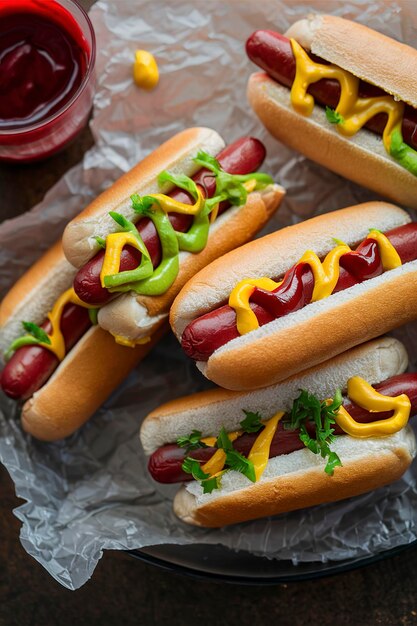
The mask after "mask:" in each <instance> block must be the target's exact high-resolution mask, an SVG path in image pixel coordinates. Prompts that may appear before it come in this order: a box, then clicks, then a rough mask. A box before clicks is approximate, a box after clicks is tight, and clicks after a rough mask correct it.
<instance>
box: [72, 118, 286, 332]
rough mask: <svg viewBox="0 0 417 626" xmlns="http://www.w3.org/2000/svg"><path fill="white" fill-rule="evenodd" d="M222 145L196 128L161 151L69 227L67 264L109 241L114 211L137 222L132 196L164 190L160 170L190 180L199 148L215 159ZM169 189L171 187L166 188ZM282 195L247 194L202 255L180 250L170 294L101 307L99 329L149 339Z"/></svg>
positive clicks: (217, 225) (277, 191)
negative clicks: (189, 285) (191, 283)
mask: <svg viewBox="0 0 417 626" xmlns="http://www.w3.org/2000/svg"><path fill="white" fill-rule="evenodd" d="M223 147H224V142H223V140H222V138H221V137H220V136H219V135H218V133H216V132H215V131H213V130H211V129H209V128H192V129H188V130H186V131H183V132H182V133H180V134H179V135H176V137H175V138H173V139H170V140H169V141H167V142H166V143H164V144H163V145H162V146H161V147H160V148H157V150H155V151H154V152H153V153H152V154H150V155H149V156H148V157H147V158H145V159H144V160H143V161H142V162H141V163H139V165H137V166H136V167H135V168H133V170H131V171H130V172H128V174H125V175H124V176H122V178H121V179H120V180H119V181H118V182H117V183H115V185H113V186H112V187H111V188H110V189H109V190H107V191H105V192H104V193H103V194H101V195H100V196H99V197H98V198H97V199H96V200H94V202H92V203H91V204H90V205H89V206H88V207H87V208H86V209H85V210H84V211H83V212H82V213H81V214H80V215H78V216H77V217H76V218H75V219H74V220H73V221H72V222H70V223H69V224H68V226H67V227H66V229H65V232H64V236H63V245H64V250H65V254H66V256H67V258H68V260H69V261H70V262H71V263H72V264H74V265H76V266H77V267H80V266H82V265H84V263H86V262H87V261H88V260H89V259H90V258H91V257H92V256H94V255H95V254H96V252H97V250H98V245H97V241H96V239H95V237H96V236H100V237H105V236H106V235H107V234H108V233H110V232H113V231H116V230H117V224H116V223H115V222H114V220H113V219H112V218H111V217H109V215H108V212H109V211H110V210H117V212H119V213H121V214H122V215H124V216H125V217H126V218H127V219H130V220H131V219H133V220H134V219H135V217H134V216H135V213H134V211H133V209H132V206H131V201H130V196H131V194H132V193H134V192H137V193H139V194H140V195H146V194H150V193H156V192H158V191H160V187H159V186H158V182H157V177H158V175H159V174H160V172H161V171H162V170H164V169H168V170H169V171H170V172H172V173H174V174H178V173H182V174H187V175H189V176H191V175H193V174H195V172H196V171H197V170H198V169H200V166H198V165H196V163H194V161H193V158H194V157H195V156H197V153H198V152H199V150H204V151H205V152H208V153H209V154H211V155H216V154H217V153H218V152H219V151H220V150H221V149H222V148H223ZM171 188H172V185H171ZM169 190H170V187H169V186H167V187H166V188H165V189H163V191H164V192H167V191H169ZM284 193H285V192H284V190H283V188H282V187H280V186H279V185H270V186H268V187H267V188H266V189H264V190H263V191H260V192H253V193H251V194H249V196H248V200H247V203H246V205H245V206H240V207H232V208H230V209H229V210H228V211H226V212H225V213H224V214H222V215H221V216H220V217H219V218H218V219H217V220H216V221H215V222H214V223H213V224H212V225H211V226H210V236H209V240H208V243H207V245H206V247H205V248H204V250H203V251H202V252H200V253H199V254H192V253H186V252H181V254H180V272H179V275H178V276H177V278H176V280H175V282H174V283H173V285H172V286H171V287H170V288H169V289H168V291H166V292H165V293H164V294H163V295H161V296H153V297H146V296H137V295H136V294H134V293H133V292H132V293H127V294H124V295H120V296H119V297H118V298H117V299H115V300H113V301H112V302H110V303H109V304H107V305H106V306H104V307H102V308H101V309H100V312H99V316H98V322H99V325H100V326H101V327H102V328H104V329H105V330H107V331H109V332H110V333H112V334H113V335H119V336H123V337H125V338H126V339H129V340H136V339H138V338H141V337H145V336H147V335H148V334H149V333H151V332H152V328H153V327H154V325H155V324H156V323H158V322H159V321H160V320H161V319H163V318H165V317H166V316H167V314H168V311H169V307H170V305H171V303H172V300H173V299H174V297H175V296H176V295H177V293H178V292H179V291H180V289H181V288H182V287H183V286H184V285H185V283H186V282H187V280H189V278H191V277H192V276H193V275H194V274H195V273H196V272H198V271H199V270H200V269H202V268H203V267H205V266H206V265H207V264H208V263H210V262H211V261H213V260H214V259H216V258H217V257H219V256H221V255H222V254H224V253H226V252H228V251H229V250H233V249H234V248H236V247H238V246H240V245H242V244H243V243H246V242H247V241H249V240H250V239H253V237H254V236H255V235H256V233H257V232H258V231H259V230H260V229H261V228H262V227H263V226H264V225H265V224H266V222H267V221H268V219H269V218H270V217H271V215H272V214H273V213H274V211H275V210H276V209H277V207H278V206H279V204H280V202H281V200H282V197H283V195H284Z"/></svg>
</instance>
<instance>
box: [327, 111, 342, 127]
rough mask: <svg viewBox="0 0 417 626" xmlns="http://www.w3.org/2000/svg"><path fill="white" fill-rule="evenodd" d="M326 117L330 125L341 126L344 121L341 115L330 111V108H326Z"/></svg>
mask: <svg viewBox="0 0 417 626" xmlns="http://www.w3.org/2000/svg"><path fill="white" fill-rule="evenodd" d="M326 117H327V121H328V122H330V124H343V122H344V121H345V120H344V117H343V115H341V114H340V113H337V111H335V110H334V109H331V108H330V107H326Z"/></svg>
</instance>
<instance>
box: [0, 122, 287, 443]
mask: <svg viewBox="0 0 417 626" xmlns="http://www.w3.org/2000/svg"><path fill="white" fill-rule="evenodd" d="M200 150H203V151H206V153H208V154H209V155H210V154H211V155H212V157H214V156H216V155H217V154H218V153H219V151H220V154H219V157H220V160H221V161H222V163H223V165H224V166H225V168H227V170H231V171H232V173H233V172H238V173H242V174H246V173H252V172H253V169H257V168H258V167H259V166H260V165H261V163H262V161H263V158H264V156H265V150H264V148H263V146H262V144H261V143H260V142H258V141H257V140H255V139H251V138H244V139H242V140H240V141H238V142H235V144H232V145H231V146H229V147H228V148H226V149H224V148H223V142H222V140H221V138H220V137H219V136H218V135H217V133H215V132H214V131H211V130H209V129H190V130H188V131H184V132H183V133H180V134H179V135H177V136H176V137H175V138H173V139H171V140H169V141H168V142H166V143H165V144H164V145H163V146H161V147H160V148H159V149H158V150H156V151H155V152H154V153H153V154H152V155H150V156H149V157H147V159H145V160H144V161H143V162H142V163H141V164H139V165H138V166H136V167H135V168H134V169H133V170H132V171H131V172H128V173H127V174H126V175H124V176H123V177H122V178H121V179H120V180H119V181H118V182H117V183H115V185H113V187H112V188H110V189H109V190H107V191H106V192H104V194H102V195H101V196H100V197H99V198H98V199H97V200H95V201H94V203H93V208H97V207H100V206H104V207H105V211H106V214H107V212H108V211H110V210H111V209H112V208H119V206H118V205H120V203H122V204H123V202H124V203H125V204H126V205H127V206H128V205H129V202H130V200H129V197H130V195H132V194H134V193H137V192H138V191H140V190H141V189H142V186H143V185H144V186H145V189H146V188H147V187H149V186H156V177H157V176H158V174H159V172H160V171H161V170H162V169H164V168H169V167H170V166H171V165H172V166H173V167H175V168H176V172H177V174H180V173H181V175H183V178H184V175H186V176H185V177H187V175H188V174H193V175H195V178H196V179H197V182H198V183H199V184H201V189H202V191H201V198H202V200H201V206H202V207H204V206H205V204H204V203H205V201H204V198H205V197H208V196H209V194H210V195H211V196H212V195H214V194H215V193H216V188H217V184H216V178H215V176H214V175H213V174H212V172H209V173H208V174H207V173H206V172H203V171H201V170H202V168H201V167H199V166H198V164H196V163H194V161H193V159H194V157H196V156H197V154H198V153H199V151H200ZM225 171H226V170H225ZM254 176H255V177H256V176H257V175H256V174H254ZM180 179H181V177H180ZM181 180H182V179H181ZM171 187H172V185H171ZM261 187H262V189H264V188H265V187H266V186H265V185H263V186H262V185H261ZM206 194H207V195H206ZM261 194H262V197H261ZM282 194H283V191H282V189H281V188H279V187H278V186H274V185H268V189H265V191H262V192H259V193H258V192H255V193H251V194H249V197H248V202H247V203H246V204H245V206H236V207H234V208H233V210H231V211H230V213H231V214H232V213H233V217H234V219H233V217H232V219H231V221H229V220H228V219H225V218H227V216H224V218H223V231H227V229H228V228H229V224H230V225H231V226H232V228H233V225H234V222H235V221H236V220H237V219H238V217H239V212H241V213H243V217H242V220H243V222H244V228H243V229H241V231H240V232H237V233H236V235H235V236H230V237H229V235H228V234H227V232H223V233H222V236H221V237H217V241H213V239H216V237H212V235H211V233H210V237H209V241H208V242H206V245H205V246H203V248H204V249H203V251H202V252H200V253H199V254H197V253H194V254H193V253H191V254H190V258H191V259H192V260H191V263H188V265H190V267H189V268H188V271H189V272H192V271H193V268H194V267H197V268H199V267H202V266H203V265H204V262H205V260H204V259H206V260H211V259H212V258H214V257H215V256H217V255H218V254H221V253H222V251H224V250H229V249H230V248H231V247H232V246H233V245H238V244H239V243H241V242H242V241H245V240H247V238H249V237H250V236H253V235H254V234H255V232H256V231H257V229H259V228H261V227H262V226H263V224H264V223H265V221H266V219H267V218H268V217H269V215H270V214H271V213H272V212H273V211H274V210H275V208H276V207H277V205H278V204H279V201H280V199H281V197H282ZM170 197H172V198H173V199H176V200H177V201H180V202H183V203H184V205H187V204H192V202H193V198H192V196H191V195H189V194H184V193H183V192H182V190H180V189H173V190H172V191H171V193H170ZM125 198H127V199H128V200H127V201H126V200H125ZM236 204H238V203H236ZM228 206H229V205H225V204H224V203H223V206H220V207H219V213H220V212H221V211H223V212H224V211H225V209H227V208H228ZM91 210H92V209H91V207H88V208H87V209H86V212H87V214H89V212H90V211H91ZM249 213H251V215H250V224H249V223H248V222H249V215H248V214H249ZM184 218H185V219H184ZM191 221H192V220H190V218H189V216H188V215H180V214H176V213H171V214H170V223H171V224H173V225H174V227H175V228H176V229H178V231H179V232H184V233H185V235H186V236H187V234H188V233H187V231H188V229H189V227H190V222H191ZM138 226H139V227H138V229H137V231H136V232H137V233H138V234H137V236H136V237H137V239H139V238H140V234H142V235H143V239H142V240H141V241H142V242H144V244H143V245H145V246H146V248H142V249H143V250H144V253H145V254H146V255H149V258H150V259H151V263H152V262H153V264H154V266H155V267H156V268H157V267H158V265H159V261H161V259H160V258H158V248H159V249H160V248H161V246H160V242H159V239H158V237H157V236H156V235H155V229H154V228H153V222H152V221H151V219H147V218H143V219H142V220H141V221H140V223H139V225H138ZM150 226H151V227H152V228H151V227H150ZM245 229H246V230H245ZM225 239H229V240H228V241H227V242H226V243H224V240H225ZM94 244H96V241H94ZM222 246H223V247H222ZM141 256H142V253H141V252H140V250H138V249H136V248H135V247H133V246H132V247H130V246H124V247H123V250H122V258H124V259H125V262H124V266H123V263H122V267H121V268H120V269H121V270H122V271H125V270H128V269H131V270H134V269H135V268H136V267H137V266H138V265H140V264H141ZM132 258H133V259H134V260H135V263H136V264H135V265H134V267H132V266H131V265H129V263H131V260H132ZM101 264H102V263H101ZM91 275H92V274H91ZM76 276H77V270H76V269H75V268H74V267H73V266H72V265H71V264H70V263H69V262H68V261H67V260H66V259H65V256H64V253H63V249H62V246H61V244H60V243H58V244H57V245H56V246H54V248H53V249H51V250H50V251H49V252H48V253H47V254H46V255H45V256H44V257H43V258H42V259H40V260H39V261H38V263H36V264H35V265H34V266H33V267H32V268H31V269H30V270H29V272H28V273H27V274H26V275H25V276H24V277H23V278H22V279H20V281H18V283H17V284H16V285H15V287H14V288H13V289H12V290H11V291H10V292H9V294H8V295H7V296H6V298H5V299H4V300H3V302H2V305H1V309H0V324H1V325H2V331H1V334H0V343H1V348H2V350H3V351H5V352H6V353H7V352H10V353H11V358H10V360H8V362H7V364H6V366H5V368H4V369H3V372H2V374H1V386H2V389H3V391H5V393H6V394H7V395H9V396H10V397H12V398H14V399H17V400H27V402H26V403H25V405H24V407H23V412H22V423H23V426H24V428H25V429H26V430H27V431H28V432H30V433H31V434H33V435H35V436H36V437H38V438H40V439H48V440H53V439H59V438H62V437H65V436H67V435H69V434H71V433H72V432H73V431H74V430H75V429H76V428H78V427H79V426H80V425H81V424H83V423H84V422H85V421H86V419H88V417H89V416H90V415H91V414H92V413H93V412H94V410H95V409H97V408H98V406H100V404H101V403H102V402H103V401H104V400H105V399H106V397H107V396H108V395H109V393H110V392H111V390H112V389H114V388H115V387H116V386H117V385H118V384H119V383H120V382H121V380H122V379H123V378H124V377H125V376H126V375H127V373H128V372H129V371H130V369H132V367H133V366H134V365H135V364H136V363H137V362H138V361H140V360H141V359H142V358H143V357H144V356H145V354H146V353H147V352H148V351H149V349H150V348H151V347H152V346H153V345H154V343H155V341H157V339H158V338H159V337H160V336H161V334H162V332H163V330H164V319H165V317H166V311H160V312H159V315H156V316H154V318H153V319H152V323H151V324H149V325H148V328H147V332H146V337H145V339H144V340H143V341H139V342H134V343H135V345H134V347H133V349H132V348H131V347H126V346H125V345H120V344H116V342H115V341H114V337H113V336H111V335H109V334H108V333H107V332H105V331H104V330H103V329H102V328H100V327H99V326H93V325H92V324H93V317H94V316H91V312H93V313H96V311H97V309H98V308H99V307H100V306H103V305H104V304H105V302H106V301H108V300H109V298H112V297H114V294H110V293H109V292H108V291H107V289H105V290H103V289H101V285H100V282H99V283H98V292H99V294H100V297H98V298H97V299H96V300H94V299H91V298H90V299H89V298H88V297H85V299H81V298H79V297H78V295H77V293H76V290H74V288H73V287H72V283H73V281H74V279H76ZM93 283H94V281H93ZM76 284H77V281H76ZM83 284H84V283H83ZM94 286H95V287H97V282H96V285H94V284H93V288H94ZM180 286H181V283H180V282H178V286H177V285H176V284H174V285H172V287H171V294H172V296H171V298H172V297H173V296H174V295H175V289H177V290H179V288H180ZM100 290H101V292H100ZM103 292H104V297H103ZM81 295H83V296H84V295H85V294H84V293H81ZM48 310H49V311H51V313H49V314H48V318H49V319H45V318H46V314H47V312H48ZM22 319H24V320H28V321H29V326H28V325H27V324H26V330H27V334H26V335H25V336H24V337H23V338H22V339H20V338H19V337H20V336H21V335H22V331H21V321H22ZM37 324H40V326H37ZM120 343H123V342H120ZM10 344H11V347H12V350H11V351H10V350H8V348H9V346H10ZM136 344H137V345H136ZM64 357H65V358H64ZM81 379H82V380H81ZM69 391H71V393H69Z"/></svg>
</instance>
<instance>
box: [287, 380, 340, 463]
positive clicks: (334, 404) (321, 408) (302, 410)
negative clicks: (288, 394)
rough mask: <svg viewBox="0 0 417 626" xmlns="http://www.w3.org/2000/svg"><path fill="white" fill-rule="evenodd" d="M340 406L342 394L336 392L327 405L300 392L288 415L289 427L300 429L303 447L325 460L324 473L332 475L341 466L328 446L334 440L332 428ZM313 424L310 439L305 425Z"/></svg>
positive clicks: (312, 396) (306, 393)
mask: <svg viewBox="0 0 417 626" xmlns="http://www.w3.org/2000/svg"><path fill="white" fill-rule="evenodd" d="M341 404H342V394H341V392H340V390H338V391H336V393H335V396H334V398H333V400H332V401H331V402H330V403H329V404H327V403H326V402H320V400H319V399H318V398H317V396H315V395H314V394H310V393H308V391H305V390H302V391H301V393H300V395H299V397H298V398H296V399H295V400H294V403H293V407H292V410H291V415H290V427H291V428H294V429H296V428H298V429H300V439H301V441H302V442H303V443H304V445H305V446H306V447H307V448H308V449H309V450H311V452H314V454H320V455H321V456H322V457H323V458H324V459H327V463H326V467H325V469H324V471H325V472H326V474H329V475H332V474H333V471H334V468H335V467H337V466H338V465H342V462H341V460H340V458H339V457H338V455H337V454H336V453H335V452H332V451H331V450H330V444H331V443H332V442H333V441H334V440H335V436H334V435H333V433H334V428H332V426H333V425H334V424H335V417H336V414H337V412H338V410H339V408H340V406H341ZM308 422H314V425H315V430H316V432H315V437H314V438H313V437H310V435H309V434H308V430H307V427H306V424H307V423H308Z"/></svg>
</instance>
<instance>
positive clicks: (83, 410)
mask: <svg viewBox="0 0 417 626" xmlns="http://www.w3.org/2000/svg"><path fill="white" fill-rule="evenodd" d="M166 331H167V325H161V324H160V325H159V327H158V328H157V329H156V330H155V332H154V334H153V336H152V339H151V341H150V342H149V343H146V344H143V345H139V346H137V347H136V348H126V347H124V346H121V345H119V344H117V343H116V342H115V341H114V339H113V337H112V336H111V335H109V333H106V332H105V331H103V330H102V329H101V328H99V327H98V326H94V327H93V328H91V329H90V330H89V331H88V332H87V333H86V334H85V335H84V336H83V337H82V339H81V340H80V341H79V342H78V343H77V345H76V346H75V347H74V348H73V349H72V350H71V351H70V352H69V353H68V354H67V355H66V357H65V359H64V361H63V362H62V364H61V365H60V366H59V367H58V369H57V370H56V371H55V372H54V374H53V375H52V377H51V378H50V379H49V381H48V382H47V383H46V384H45V385H44V386H43V387H42V388H41V389H40V390H39V391H37V392H36V393H35V394H34V395H33V396H32V398H30V399H29V400H28V401H27V402H26V403H25V405H24V407H23V411H22V427H23V430H25V431H26V432H28V433H30V434H31V435H33V436H34V437H36V438H37V439H41V440H42V441H55V440H58V439H63V438H64V437H67V436H68V435H71V434H72V433H73V432H74V431H75V430H76V429H77V428H79V427H80V426H82V425H83V424H84V423H85V422H86V421H87V420H88V419H89V418H90V417H91V415H92V414H93V413H94V412H95V411H96V410H97V409H98V408H99V407H100V405H101V404H103V402H104V401H105V400H106V399H107V398H108V396H109V395H110V393H111V392H112V391H113V390H114V389H115V388H116V387H117V386H118V385H119V384H120V383H121V382H122V381H123V379H124V378H125V377H126V376H127V375H128V373H129V372H130V370H131V369H132V368H133V367H135V365H137V364H138V363H139V362H140V361H141V360H142V359H143V358H145V356H146V355H147V354H148V352H149V351H150V350H151V349H152V348H153V346H154V345H155V343H157V341H158V340H159V339H160V338H161V336H162V335H163V334H164V332H166ZM109 363H110V364H111V367H109Z"/></svg>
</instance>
